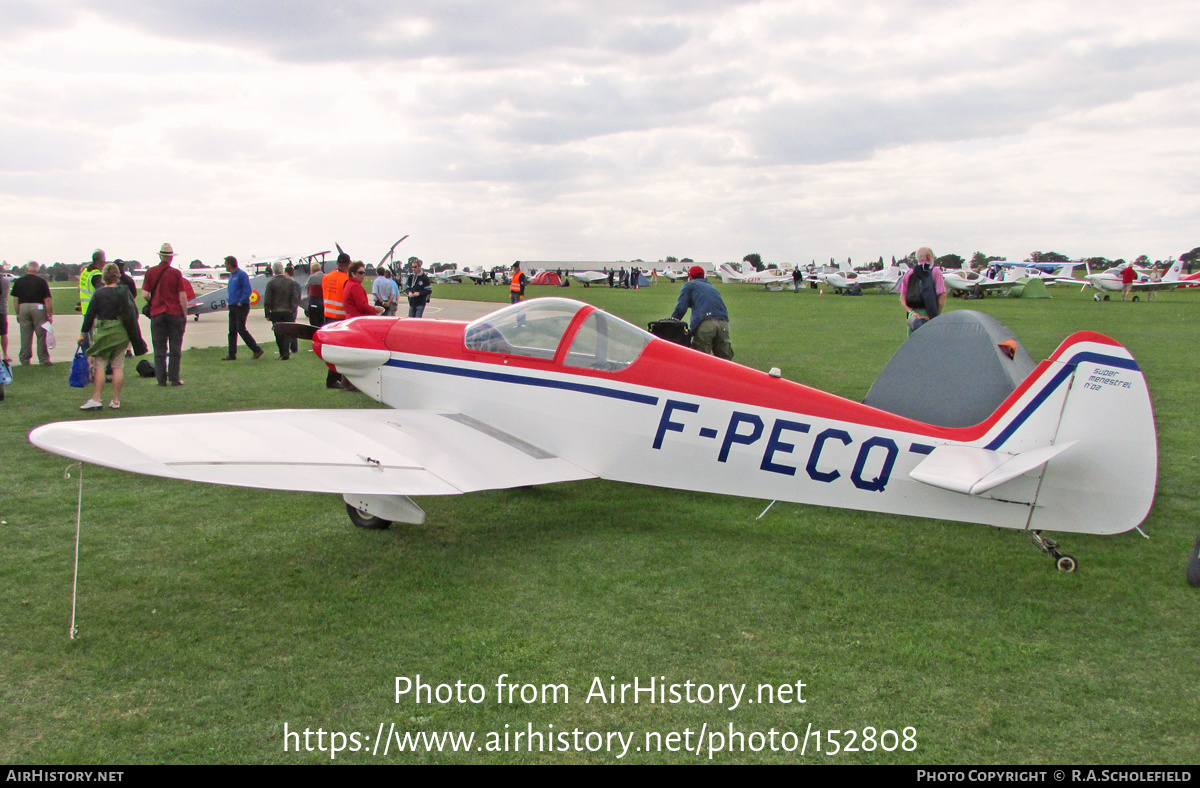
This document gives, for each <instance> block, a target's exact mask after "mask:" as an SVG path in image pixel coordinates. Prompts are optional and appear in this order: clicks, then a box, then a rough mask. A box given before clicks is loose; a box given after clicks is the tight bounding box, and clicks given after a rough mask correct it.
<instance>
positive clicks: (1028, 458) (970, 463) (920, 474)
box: [909, 441, 1077, 495]
mask: <svg viewBox="0 0 1200 788" xmlns="http://www.w3.org/2000/svg"><path fill="white" fill-rule="evenodd" d="M1076 442H1077V441H1070V442H1068V443H1061V444H1055V445H1052V446H1045V447H1043V448H1040V449H1032V450H1030V451H1024V452H1021V453H1020V454H1007V453H1005V452H1000V451H990V450H988V449H982V448H977V447H973V446H938V447H937V448H935V449H934V450H933V451H932V452H930V454H929V456H928V457H926V458H925V459H924V460H922V461H921V463H920V464H919V465H917V467H915V468H913V469H912V472H911V473H910V474H909V475H910V476H911V477H912V478H914V479H916V480H917V481H919V482H924V483H925V484H929V485H932V486H934V487H941V488H942V489H943V490H951V491H953V492H960V493H966V494H968V495H980V494H982V493H985V492H987V491H988V490H990V489H992V488H993V487H998V486H1000V485H1001V484H1004V483H1005V482H1007V481H1012V480H1013V479H1015V478H1017V477H1018V476H1023V475H1024V474H1026V473H1029V472H1030V471H1032V470H1036V469H1038V468H1040V467H1042V466H1043V465H1045V464H1046V463H1047V462H1049V461H1050V460H1051V459H1053V458H1054V457H1057V456H1058V455H1059V454H1061V453H1062V452H1064V451H1066V450H1067V449H1069V448H1071V447H1072V446H1074V445H1075V444H1076Z"/></svg>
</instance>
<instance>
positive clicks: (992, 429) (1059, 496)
mask: <svg viewBox="0 0 1200 788" xmlns="http://www.w3.org/2000/svg"><path fill="white" fill-rule="evenodd" d="M985 424H987V425H988V426H987V431H986V433H985V434H984V435H983V437H982V438H981V439H980V440H979V441H977V442H976V443H975V445H948V446H940V447H938V448H936V449H935V450H934V451H933V452H932V453H931V454H930V456H929V457H927V458H926V460H925V461H924V462H922V463H921V465H919V466H918V467H917V468H916V469H914V471H913V472H912V476H913V478H915V479H918V480H919V481H923V482H926V483H928V484H933V485H935V486H938V487H942V488H944V489H949V490H954V491H955V492H961V493H966V494H969V495H976V496H984V497H990V498H996V499H1001V500H1009V501H1022V502H1027V503H1031V504H1032V505H1031V507H1030V515H1029V520H1028V523H1027V525H1026V528H1028V529H1030V530H1043V529H1044V530H1048V531H1066V532H1074V533H1089V534H1115V533H1122V532H1124V531H1128V530H1130V529H1131V528H1134V527H1136V526H1137V525H1139V524H1140V523H1141V522H1142V521H1143V520H1144V519H1145V518H1146V515H1147V514H1148V513H1149V511H1150V506H1151V504H1152V503H1153V501H1154V488H1155V484H1156V481H1157V477H1158V439H1157V435H1156V432H1155V426H1154V412H1153V409H1152V407H1151V403H1150V394H1149V391H1148V390H1147V387H1146V379H1145V377H1144V376H1143V374H1142V371H1141V369H1140V368H1139V367H1138V364H1137V362H1136V361H1135V360H1134V358H1133V356H1132V355H1131V354H1130V353H1129V351H1128V350H1126V349H1125V348H1124V347H1122V346H1121V345H1120V344H1118V343H1117V342H1115V341H1113V340H1111V339H1109V338H1108V337H1105V336H1103V335H1101V334H1096V333H1092V332H1086V331H1085V332H1079V333H1076V334H1073V335H1071V336H1070V337H1068V338H1067V339H1066V341H1064V342H1063V343H1062V345H1060V346H1059V348H1058V350H1056V351H1055V352H1054V354H1053V355H1052V356H1051V357H1050V358H1049V359H1048V360H1046V361H1044V362H1042V363H1041V364H1039V365H1038V367H1037V369H1035V370H1034V371H1033V372H1032V373H1031V374H1030V375H1029V376H1028V377H1027V378H1026V380H1025V381H1024V382H1023V383H1022V384H1021V386H1020V387H1018V389H1017V390H1016V391H1015V392H1013V394H1012V395H1011V396H1010V397H1009V398H1008V399H1007V400H1006V401H1005V402H1004V404H1003V405H1001V406H1000V408H999V409H998V410H997V411H996V413H995V414H993V416H992V417H991V419H989V420H988V422H985Z"/></svg>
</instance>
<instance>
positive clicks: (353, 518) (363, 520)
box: [346, 504, 392, 531]
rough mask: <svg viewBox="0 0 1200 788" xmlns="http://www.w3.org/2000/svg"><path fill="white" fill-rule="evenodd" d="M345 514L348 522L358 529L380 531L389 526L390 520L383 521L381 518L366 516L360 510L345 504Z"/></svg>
mask: <svg viewBox="0 0 1200 788" xmlns="http://www.w3.org/2000/svg"><path fill="white" fill-rule="evenodd" d="M346 514H348V515H350V522H352V523H354V524H355V525H356V526H358V527H359V528H368V529H370V530H372V531H382V530H384V529H385V528H388V527H390V526H391V524H392V521H391V520H385V519H383V518H382V517H375V516H373V515H370V514H367V513H366V512H364V511H362V510H361V509H356V508H354V507H353V506H351V505H350V504H346Z"/></svg>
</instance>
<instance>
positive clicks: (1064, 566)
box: [1029, 531, 1079, 572]
mask: <svg viewBox="0 0 1200 788" xmlns="http://www.w3.org/2000/svg"><path fill="white" fill-rule="evenodd" d="M1029 538H1030V539H1032V540H1033V546H1034V547H1036V548H1037V549H1039V550H1041V551H1042V552H1043V553H1049V554H1050V557H1051V558H1053V559H1054V566H1055V567H1057V568H1058V571H1060V572H1074V571H1075V570H1076V569H1078V568H1079V562H1078V561H1076V560H1075V556H1073V555H1067V554H1066V553H1060V552H1058V542H1056V541H1054V540H1053V539H1047V538H1046V537H1044V536H1042V532H1041V531H1030V532H1029Z"/></svg>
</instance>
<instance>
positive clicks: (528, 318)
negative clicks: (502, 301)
mask: <svg viewBox="0 0 1200 788" xmlns="http://www.w3.org/2000/svg"><path fill="white" fill-rule="evenodd" d="M653 338H654V337H653V335H651V334H650V333H648V332H646V331H643V330H642V329H640V328H638V327H636V326H634V325H632V324H630V323H627V322H625V321H624V320H621V319H620V318H618V317H613V316H612V315H610V314H608V313H607V312H604V311H602V310H599V309H596V308H595V307H594V306H592V305H591V304H584V303H582V302H580V301H575V300H572V299H570V298H531V299H529V300H527V301H521V302H520V303H517V304H513V305H512V306H509V307H505V308H504V309H500V310H497V311H495V312H492V313H491V314H489V315H484V316H483V317H481V318H479V319H478V320H475V321H474V322H472V323H470V324H469V325H467V328H466V331H465V332H464V334H463V340H464V342H465V343H466V346H467V349H468V350H474V351H480V352H485V353H504V354H507V355H513V356H523V357H526V358H539V359H544V360H546V361H557V362H559V363H561V364H563V365H565V366H568V367H577V368H581V369H595V370H601V371H605V372H612V371H615V370H619V369H624V368H625V367H627V366H629V365H630V364H632V363H633V362H634V361H636V360H637V359H638V358H639V357H640V356H641V354H642V350H643V349H644V348H645V347H646V345H647V344H648V343H649V342H650V340H651V339H653Z"/></svg>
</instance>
